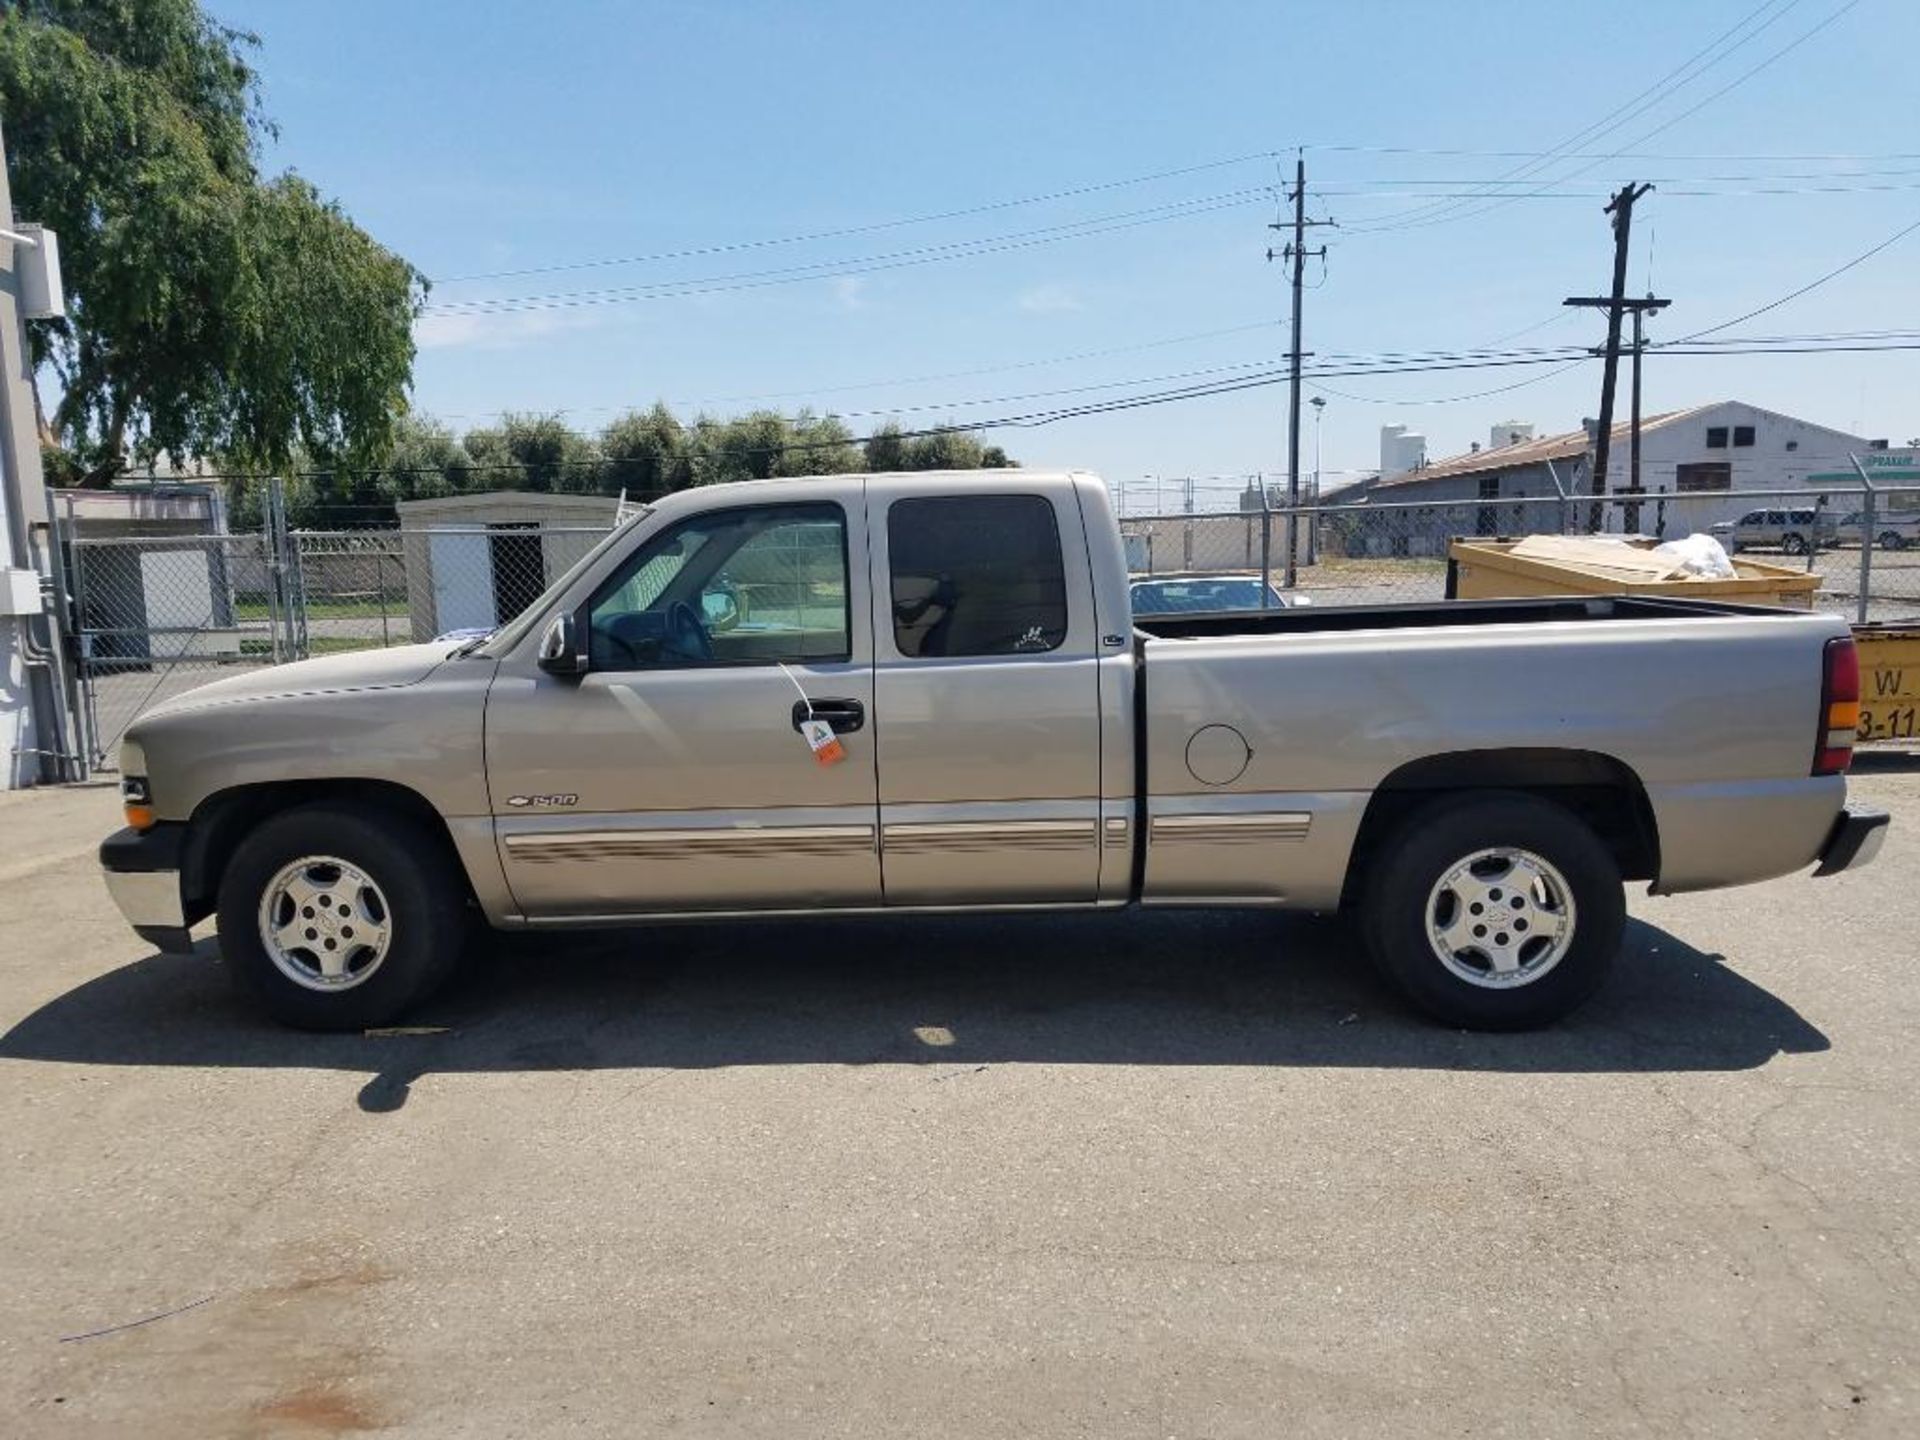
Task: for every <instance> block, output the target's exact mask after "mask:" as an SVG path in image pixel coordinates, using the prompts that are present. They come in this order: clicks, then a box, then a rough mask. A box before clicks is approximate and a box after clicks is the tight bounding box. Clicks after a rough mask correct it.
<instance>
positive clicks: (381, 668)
mask: <svg viewBox="0 0 1920 1440" xmlns="http://www.w3.org/2000/svg"><path fill="white" fill-rule="evenodd" d="M779 567H788V568H786V569H781V568H779ZM723 571H731V573H732V574H734V575H736V576H738V575H744V574H749V573H751V574H756V575H764V576H775V575H778V576H781V577H782V578H781V581H780V583H779V585H778V587H777V589H776V587H775V586H773V585H772V583H771V582H769V588H768V590H767V592H766V595H765V597H764V598H763V597H761V596H756V599H755V602H754V607H753V610H754V614H753V621H752V623H751V624H742V625H737V626H735V627H734V628H732V629H730V630H724V631H722V630H718V629H715V628H714V627H712V626H710V625H709V624H708V623H707V622H706V621H705V620H704V619H703V618H702V617H703V614H705V613H709V606H708V603H707V597H708V595H709V593H710V592H711V591H712V590H713V587H714V586H715V584H716V583H717V582H718V577H719V576H720V575H721V574H722V573H723ZM715 608H719V607H715ZM1729 717H1737V723H1735V724H1730V723H1729ZM1858 718H1859V671H1858V666H1857V663H1856V656H1855V652H1854V642H1853V639H1852V636H1851V634H1850V632H1849V631H1848V628H1847V626H1846V624H1845V623H1844V622H1843V621H1842V620H1841V619H1839V618H1838V617H1836V616H1831V615H1823V614H1815V613H1811V612H1798V611H1789V610H1764V609H1759V608H1754V607H1743V606H1739V605H1731V604H1724V603H1716V602H1711V601H1685V600H1676V599H1671V598H1668V597H1665V596H1662V597H1660V598H1659V599H1657V600H1656V599H1641V598H1635V597H1631V596H1617V597H1590V596H1576V597H1571V598H1564V599H1561V598H1551V597H1549V598H1534V599H1522V600H1486V601H1464V602H1452V603H1445V602H1442V603H1435V604H1428V605H1388V606H1381V607H1377V608H1374V609H1362V608H1356V609H1338V610H1334V609H1291V608H1289V609H1284V610H1276V611H1271V612H1264V613H1243V614H1227V615H1221V614H1213V615H1140V616H1135V615H1133V614H1132V612H1131V609H1130V605H1129V586H1128V581H1127V568H1126V559H1125V554H1124V551H1123V550H1122V547H1121V541H1120V532H1119V529H1118V526H1117V524H1116V522H1115V519H1114V514H1113V510H1112V508H1111V504H1110V501H1109V498H1108V493H1107V490H1106V487H1105V486H1104V485H1103V484H1102V483H1101V482H1100V481H1099V480H1098V479H1097V478H1095V477H1093V476H1090V475H1074V474H1046V473H1032V472H1027V471H1019V472H1009V473H1008V474H1007V475H1005V476H996V477H994V478H992V479H991V480H988V481H983V480H982V479H981V477H980V475H979V474H978V473H977V472H974V473H961V474H924V475H907V476H895V475H846V476H834V477H820V478H807V479H792V480H787V479H781V480H763V481H755V482H751V483H747V484H737V485H714V486H705V487H700V488H696V489H690V490H683V491H680V492H678V493H676V494H674V495H671V496H669V497H667V498H666V499H664V500H662V501H661V502H660V503H659V504H658V505H657V506H656V507H655V508H653V509H652V510H651V511H649V512H648V513H646V514H645V515H644V516H642V517H641V518H639V519H637V520H635V521H633V522H631V523H630V524H628V525H627V526H625V527H623V528H622V529H620V530H617V531H615V532H613V533H612V534H610V535H609V536H608V537H607V538H606V539H605V540H603V541H602V542H601V543H600V544H599V545H598V546H597V547H596V548H595V549H593V550H592V551H591V552H589V553H588V554H587V555H586V556H584V557H583V558H582V559H581V560H580V561H579V562H578V563H577V564H576V565H575V566H574V567H573V568H572V569H571V570H569V571H568V572H567V574H565V575H564V576H562V577H561V578H560V579H559V580H558V581H556V582H555V583H554V585H553V586H552V588H551V589H549V590H548V591H547V592H546V593H545V594H544V595H542V596H541V597H540V598H539V599H537V600H536V601H534V602H533V603H532V604H531V605H530V606H529V607H528V608H527V609H526V610H525V611H524V612H523V613H522V614H521V615H520V616H518V617H517V618H516V619H514V620H512V621H510V622H509V623H508V624H506V625H504V626H502V627H501V628H500V629H499V630H498V631H496V632H494V633H493V634H492V635H491V636H488V637H485V638H480V639H476V640H471V641H468V642H467V643H466V644H464V645H461V646H459V647H457V648H455V649H452V650H449V649H448V648H447V647H446V646H445V645H444V644H442V645H432V644H428V645H413V646H404V647H398V648H395V649H390V650H369V651H361V652H357V653H353V654H342V655H333V656H326V657H321V658H317V659H313V660H306V661H302V662H300V663H297V664H291V665H285V666H279V667H267V668H263V669H259V670H253V671H249V672H247V673H246V674H243V675H235V676H232V677H229V678H227V679H224V680H219V681H216V682H214V683H213V684H211V685H206V686H202V687H201V688H200V689H198V690H194V691H190V692H187V693H185V694H183V695H179V696H175V697H172V698H170V699H168V700H166V701H164V702H162V703H161V704H160V705H158V706H156V707H155V708H154V709H152V710H150V711H148V712H147V713H146V714H145V715H144V716H142V717H141V718H140V719H139V720H137V721H136V722H135V723H134V724H133V726H132V727H131V728H130V729H129V731H128V734H127V738H126V740H125V742H124V744H123V747H122V749H121V753H120V766H121V774H122V776H123V780H122V788H123V791H124V796H125V801H126V807H127V828H126V829H124V830H122V831H120V832H119V833H117V834H116V835H114V836H113V837H111V838H110V839H108V840H107V841H106V842H105V844H104V845H103V846H102V847H101V861H102V864H103V866H104V868H105V870H106V874H107V884H108V886H109V888H110V889H111V890H112V892H113V895H114V898H115V900H116V901H117V902H118V903H119V906H120V908H121V910H122V912H123V913H124V914H125V916H126V918H127V919H128V920H129V921H130V922H131V923H132V924H133V926H134V928H135V929H136V931H138V933H139V934H140V935H141V936H143V937H144V938H145V939H147V940H148V941H150V942H151V943H153V944H155V945H157V946H159V947H161V948H163V949H166V950H170V951H180V950H186V949H188V948H190V946H191V940H190V937H189V927H191V926H192V925H193V924H194V923H195V922H197V921H199V920H201V919H202V918H204V917H206V916H209V915H212V916H215V917H217V920H218V924H219V933H220V947H221V953H222V955H223V957H224V960H225V964H226V968H227V969H228V970H229V971H230V972H231V973H232V974H233V976H234V977H235V979H236V981H237V983H238V984H239V985H240V986H241V987H242V989H243V990H244V991H245V992H246V993H247V994H249V995H250V996H252V997H253V998H254V999H255V1000H257V1001H258V1002H259V1003H260V1004H261V1005H263V1006H264V1008H265V1009H266V1010H267V1011H269V1012H270V1013H271V1014H273V1015H275V1016H277V1017H278V1018H279V1019H281V1020H283V1021H285V1022H287V1023H290V1024H293V1025H297V1026H304V1027H310V1028H316V1029H357V1028H360V1027H362V1026H367V1025H377V1024H383V1023H386V1022H388V1021H391V1020H392V1019H393V1018H394V1017H396V1016H397V1015H399V1014H401V1013H402V1012H404V1011H405V1010H407V1009H408V1007H410V1006H411V1005H413V1004H415V1003H416V1002H417V1001H419V1000H420V999H421V998H422V997H423V996H425V995H426V994H427V993H428V992H430V991H431V990H432V989H433V988H434V987H435V986H436V985H438V984H439V983H440V982H441V981H443V980H444V979H445V978H446V977H447V976H448V975H449V973H450V972H451V971H452V970H453V969H454V967H455V966H456V965H458V964H459V963H460V962H461V960H462V958H463V956H464V955H465V954H466V952H467V950H468V948H469V947H468V934H469V922H470V921H471V920H475V919H478V920H484V921H485V922H487V923H489V924H491V925H494V926H496V927H500V928H505V929H521V930H541V929H547V928H557V927H565V926H606V925H619V924H628V923H635V922H646V921H654V920H658V919H660V918H662V917H697V916H713V915H743V914H745V915H766V914H774V915H782V916H791V917H794V918H796V919H798V918H799V917H803V916H810V915H816V914H822V913H829V914H849V913H863V912H864V913H881V912H884V913H897V912H901V911H908V912H911V911H937V912H940V911H951V910H967V909H987V910H1006V909H1027V908H1048V907H1052V908H1059V907H1080V908H1088V909H1093V908H1107V907H1124V906H1128V905H1205V906H1256V907H1262V908H1275V907H1280V908H1288V907H1291V908H1295V909H1306V910H1326V911H1334V910H1345V911H1348V912H1350V913H1352V914H1353V915H1354V916H1355V917H1356V918H1357V920H1358V922H1359V926H1360V930H1361V933H1362V934H1363V936H1364V938H1365V941H1366V945H1367V948H1368V949H1369V950H1370V952H1371V953H1372V955H1373V957H1374V958H1375V960H1376V961H1377V962H1378V964H1379V965H1380V966H1381V968H1382V969H1383V970H1384V971H1385V973H1386V974H1387V975H1389V976H1390V977H1392V979H1393V980H1394V981H1395V982H1396V983H1398V985H1399V986H1400V987H1401V988H1402V989H1403V990H1404V991H1405V993H1406V994H1407V995H1408V996H1409V997H1411V999H1412V1000H1413V1002H1414V1003H1415V1004H1417V1005H1419V1006H1420V1007H1422V1008H1424V1009H1425V1010H1427V1011H1428V1012H1429V1013H1431V1014H1433V1015H1435V1016H1437V1017H1439V1018H1440V1019H1442V1020H1443V1021H1445V1022H1447V1023H1449V1024H1454V1025H1472V1026H1482V1027H1488V1028H1518V1027H1522V1026H1530V1025H1538V1024H1543V1023H1545V1022H1548V1021H1550V1020H1553V1019H1555V1018H1557V1017H1558V1016H1561V1015H1563V1014H1565V1013H1566V1012H1567V1011H1569V1010H1571V1009H1572V1008H1574V1007H1575V1006H1576V1005H1578V1004H1579V1003H1580V1002H1581V1001H1582V1000H1584V999H1585V998H1586V997H1587V996H1588V995H1589V994H1591V993H1592V991H1593V990H1594V988H1595V987H1596V986H1597V985H1599V983H1600V982H1601V980H1602V979H1603V978H1604V976H1605V975H1606V973H1607V970H1608V967H1609V966H1610V965H1611V964H1612V962H1613V959H1614V956H1615V952H1616V951H1617V950H1618V949H1619V945H1620V939H1621V935H1622V928H1623V925H1624V923H1625V905H1624V899H1623V893H1622V882H1623V881H1626V880H1633V881H1640V882H1645V883H1646V884H1647V885H1649V886H1650V888H1651V889H1652V890H1653V891H1654V892H1655V893H1660V894H1666V893H1673V892H1677V891H1686V890H1703V889H1708V888H1711V887H1715V886H1723V885H1739V884H1745V883H1747V882H1749V881H1755V880H1764V879H1767V878H1769V877H1771V876H1775V875H1782V874H1786V873H1788V872H1790V871H1794V870H1800V869H1803V868H1806V867H1809V866H1814V865H1818V867H1819V870H1818V872H1817V873H1820V874H1828V873H1832V872H1834V871H1837V870H1843V869H1846V868H1848V867H1850V866H1856V865H1860V864H1863V863H1865V862H1866V861H1867V860H1869V859H1871V858H1872V856H1873V855H1874V853H1875V852H1876V850H1877V849H1878V847H1879V845H1880V842H1881V840H1882V838H1883V837H1884V827H1885V826H1886V823H1887V817H1886V815H1885V814H1884V813H1879V812H1875V811H1872V810H1869V809H1867V808H1864V807H1850V806H1848V805H1847V803H1846V780H1845V777H1844V771H1845V769H1846V767H1847V763H1848V760H1849V757H1850V755H1851V748H1852V745H1853V741H1854V732H1855V727H1856V724H1857V722H1858ZM763 939H764V941H765V943H768V944H777V943H778V940H777V935H776V934H775V933H774V932H767V935H766V936H765V937H763ZM646 943H647V945H648V946H649V947H650V948H667V949H671V948H672V946H673V944H674V940H673V939H672V935H671V932H670V931H669V930H664V929H655V930H654V931H653V933H652V937H651V938H650V939H649V940H648V941H647V942H646ZM1193 963H1194V964H1204V963H1206V958H1205V957H1202V956H1198V955H1196V956H1195V957H1193ZM794 983H795V985H796V986H804V985H805V983H806V982H805V980H804V978H801V977H796V979H795V981H794Z"/></svg>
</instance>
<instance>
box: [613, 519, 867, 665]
mask: <svg viewBox="0 0 1920 1440" xmlns="http://www.w3.org/2000/svg"><path fill="white" fill-rule="evenodd" d="M588 653H589V655H590V657H591V661H592V665H593V668H594V669H596V670H642V669H656V668H663V667H676V668H678V667H686V666H696V665H727V664H736V665H737V664H748V665H751V664H762V665H771V664H774V663H776V662H780V661H823V660H846V659H849V658H850V657H851V654H852V645H851V625H850V622H849V611H848V596H847V527H846V517H845V515H844V514H843V513H842V511H841V509H840V507H839V506H838V505H833V504H798V505H757V506H750V507H742V508H739V509H734V510H719V511H715V512H713V513H711V514H707V515H696V516H694V517H693V518H692V519H690V520H684V521H682V522H681V523H680V524H678V525H675V526H673V527H672V528H671V529H668V530H665V531H663V532H661V533H660V534H659V535H656V536H654V537H653V538H652V539H651V540H649V541H647V542H646V543H645V544H644V545H642V546H641V547H640V548H639V549H638V550H636V551H635V552H634V553H633V555H631V556H630V557H629V558H628V560H627V562H626V563H625V564H624V565H622V566H621V567H620V569H619V570H617V571H616V572H615V573H614V575H613V576H612V577H611V578H610V579H609V580H608V581H607V582H606V583H605V584H604V585H602V586H601V588H600V590H599V592H598V593H597V594H596V595H595V596H594V598H593V602H592V604H591V606H590V607H589V614H588Z"/></svg>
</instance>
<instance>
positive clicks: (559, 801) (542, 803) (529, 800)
mask: <svg viewBox="0 0 1920 1440" xmlns="http://www.w3.org/2000/svg"><path fill="white" fill-rule="evenodd" d="M579 803H580V797H579V796H578V795H509V796H508V797H507V804H509V805H511V806H512V807H513V808H514V809H516V810H527V809H534V810H547V809H552V808H556V807H559V806H565V805H577V804H579Z"/></svg>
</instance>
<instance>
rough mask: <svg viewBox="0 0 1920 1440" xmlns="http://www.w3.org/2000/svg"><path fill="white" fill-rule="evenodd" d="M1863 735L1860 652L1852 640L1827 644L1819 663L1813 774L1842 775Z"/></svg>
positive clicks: (1831, 641)
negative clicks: (1858, 740) (1818, 700)
mask: <svg viewBox="0 0 1920 1440" xmlns="http://www.w3.org/2000/svg"><path fill="white" fill-rule="evenodd" d="M1859 731H1860V652H1859V651H1857V650H1855V649H1854V648H1853V637H1852V636H1851V635H1843V636H1840V637H1839V638H1838V639H1834V640H1829V641H1827V648H1826V652H1825V653H1824V654H1823V655H1822V657H1821V662H1820V733H1819V735H1818V736H1817V737H1816V738H1815V740H1814V744H1813V773H1814V774H1816V775H1840V774H1843V773H1845V771H1846V768H1847V764H1848V762H1849V761H1851V760H1852V759H1853V741H1854V737H1855V736H1856V735H1857V734H1858V733H1859Z"/></svg>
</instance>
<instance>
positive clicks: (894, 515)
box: [887, 495, 1068, 659]
mask: <svg viewBox="0 0 1920 1440" xmlns="http://www.w3.org/2000/svg"><path fill="white" fill-rule="evenodd" d="M887 557H888V571H889V573H888V576H887V583H888V588H889V595H888V599H889V607H890V613H891V620H892V625H893V639H894V646H895V648H896V649H897V650H898V651H899V652H900V654H902V655H904V656H906V657H907V658H908V659H934V658H954V657H958V656H966V655H1037V654H1044V653H1046V652H1047V651H1050V650H1057V649H1058V648H1059V647H1060V645H1061V644H1062V643H1063V642H1064V641H1065V639H1066V636H1067V626H1068V615H1067V581H1066V571H1065V566H1064V564H1063V562H1062V557H1061V548H1060V527H1059V523H1058V521H1057V520H1056V518H1055V516H1054V508H1053V505H1052V503H1051V502H1050V501H1048V500H1047V499H1045V498H1044V497H1042V496H1039V495H942V496H929V497H926V498H920V499H902V500H896V501H894V502H893V504H892V505H890V506H889V507H888V509H887Z"/></svg>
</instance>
